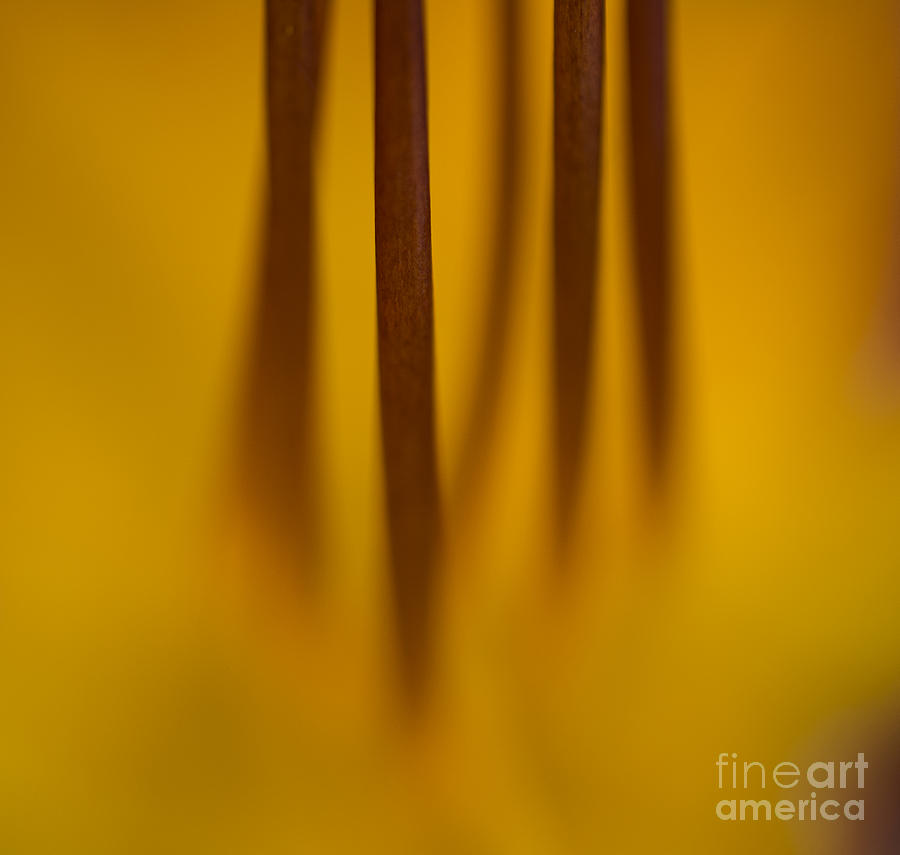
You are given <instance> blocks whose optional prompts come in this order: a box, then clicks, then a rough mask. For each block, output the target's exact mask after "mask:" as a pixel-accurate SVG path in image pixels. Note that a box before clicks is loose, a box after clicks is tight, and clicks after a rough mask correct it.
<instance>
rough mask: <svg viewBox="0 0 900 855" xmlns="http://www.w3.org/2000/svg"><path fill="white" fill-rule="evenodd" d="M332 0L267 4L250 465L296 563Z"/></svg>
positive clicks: (304, 545) (304, 484) (308, 443)
mask: <svg viewBox="0 0 900 855" xmlns="http://www.w3.org/2000/svg"><path fill="white" fill-rule="evenodd" d="M325 12H326V0H268V2H267V3H266V96H267V141H268V164H267V166H268V169H267V198H266V220H265V234H264V244H263V266H262V280H261V282H260V288H259V292H258V303H257V307H256V320H255V328H254V331H253V340H252V342H251V352H250V368H249V371H250V374H249V380H248V390H247V401H246V407H247V412H246V414H245V430H246V435H245V438H244V440H245V448H244V465H245V468H246V470H247V472H246V475H247V478H248V480H249V487H250V489H251V491H252V493H253V496H254V499H255V500H256V501H257V502H258V503H259V505H260V509H261V512H262V514H263V517H264V519H265V520H266V522H267V524H269V525H271V526H272V527H273V528H274V530H275V533H276V536H277V537H278V538H279V540H280V541H281V543H282V545H283V546H286V547H287V549H288V552H289V554H290V555H292V556H293V558H295V559H297V560H300V559H306V560H305V561H301V563H304V564H306V565H307V566H309V565H310V564H311V563H312V556H313V554H314V551H315V542H316V529H317V525H316V523H315V516H316V514H315V507H316V502H315V501H314V497H313V493H314V480H315V479H314V477H313V473H312V467H313V460H314V454H313V450H312V434H313V418H312V405H313V396H312V374H313V371H312V333H313V329H312V320H311V319H312V312H313V305H314V296H315V294H314V292H315V288H314V263H313V261H314V259H313V254H314V253H313V167H312V162H313V142H314V133H313V131H314V125H315V113H316V101H317V96H318V88H319V87H318V77H319V65H320V58H321V53H322V40H323V29H324V21H325Z"/></svg>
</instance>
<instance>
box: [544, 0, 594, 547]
mask: <svg viewBox="0 0 900 855" xmlns="http://www.w3.org/2000/svg"><path fill="white" fill-rule="evenodd" d="M605 17H606V9H605V3H604V2H603V0H556V2H555V14H554V51H553V71H554V110H553V140H554V182H555V183H554V191H555V195H554V249H555V259H554V265H555V270H554V272H555V288H554V298H555V299H554V309H555V314H554V323H555V329H554V331H555V342H554V344H555V357H556V358H555V391H556V466H557V486H558V503H559V507H558V512H559V520H560V524H561V525H560V533H561V535H563V536H565V533H566V529H567V527H568V523H569V521H570V518H571V512H572V509H573V505H574V500H575V496H576V492H577V489H578V481H579V471H580V468H581V462H582V457H583V451H584V441H585V426H586V422H587V401H588V391H589V388H590V375H591V356H592V350H593V339H594V302H595V297H596V279H597V252H598V242H599V236H598V231H599V213H600V212H599V208H600V155H601V139H602V128H603V86H604V67H605V29H606V22H605Z"/></svg>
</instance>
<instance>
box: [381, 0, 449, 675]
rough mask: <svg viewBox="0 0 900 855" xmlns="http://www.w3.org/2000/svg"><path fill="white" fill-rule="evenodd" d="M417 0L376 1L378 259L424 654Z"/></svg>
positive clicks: (410, 668)
mask: <svg viewBox="0 0 900 855" xmlns="http://www.w3.org/2000/svg"><path fill="white" fill-rule="evenodd" d="M422 26H423V25H422V3H421V0H375V264H376V279H377V302H378V363H379V376H380V385H381V431H382V445H383V453H384V467H385V479H386V483H387V507H388V527H389V535H390V547H391V561H392V572H393V582H394V594H395V598H396V607H397V619H398V629H399V637H400V647H401V655H402V656H403V660H404V665H405V668H406V672H407V676H408V677H409V678H410V680H411V681H412V685H413V686H418V684H419V683H420V682H421V680H422V678H423V676H424V672H425V665H426V662H427V653H426V650H427V645H428V613H429V600H430V597H431V590H432V587H433V575H434V564H435V558H436V555H435V552H436V543H437V537H438V516H439V511H438V505H439V500H438V485H437V472H436V462H435V427H434V329H433V326H434V321H433V309H432V275H431V201H430V192H429V177H428V126H427V109H426V87H425V50H424V43H423V32H422Z"/></svg>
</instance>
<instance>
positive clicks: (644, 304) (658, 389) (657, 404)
mask: <svg viewBox="0 0 900 855" xmlns="http://www.w3.org/2000/svg"><path fill="white" fill-rule="evenodd" d="M628 54H629V74H630V99H629V103H630V108H631V150H632V158H631V170H632V200H633V202H632V204H633V219H634V226H633V228H634V255H635V270H636V275H637V295H638V318H639V323H640V340H641V350H642V354H643V362H644V385H645V397H646V413H647V428H648V438H649V453H650V461H651V467H652V472H653V474H654V475H655V476H659V475H660V474H661V473H662V469H663V466H664V464H665V458H666V449H667V445H668V442H669V434H670V431H671V425H670V421H671V412H670V410H671V403H672V402H671V352H670V351H671V337H672V272H671V225H670V216H671V214H670V168H671V164H670V130H669V51H668V2H667V0H631V2H629V4H628Z"/></svg>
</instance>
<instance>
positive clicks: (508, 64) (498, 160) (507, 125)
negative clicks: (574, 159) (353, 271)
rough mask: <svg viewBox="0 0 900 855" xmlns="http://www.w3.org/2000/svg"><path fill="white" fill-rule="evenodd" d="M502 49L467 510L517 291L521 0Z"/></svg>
mask: <svg viewBox="0 0 900 855" xmlns="http://www.w3.org/2000/svg"><path fill="white" fill-rule="evenodd" d="M496 5H497V9H498V13H499V14H498V18H499V24H500V26H499V32H500V38H501V43H500V49H499V50H498V51H497V53H496V56H497V76H498V80H499V85H498V86H497V90H496V103H495V107H494V113H495V115H496V116H497V122H498V125H497V135H496V139H497V143H496V150H495V154H494V158H495V167H494V174H495V175H496V176H497V183H496V185H495V190H494V194H495V199H496V202H495V206H496V207H495V211H494V224H493V235H492V255H491V261H490V270H489V279H488V307H487V323H486V325H485V329H484V334H483V339H482V341H481V344H480V353H479V357H478V363H477V364H478V368H479V373H478V377H477V380H476V386H475V393H474V397H473V401H472V410H471V415H470V419H469V422H468V424H467V426H466V432H465V434H464V437H463V451H462V463H461V466H460V475H459V485H458V493H457V496H456V502H455V504H456V505H457V507H458V508H459V509H460V510H464V509H465V508H466V507H467V506H468V504H469V499H470V496H471V494H472V491H473V490H474V488H475V486H476V484H477V481H478V476H479V474H480V473H481V472H483V471H484V465H483V464H484V461H485V457H486V454H487V452H488V450H489V448H490V443H491V439H492V437H493V432H494V427H495V422H496V416H497V405H498V402H499V398H500V388H501V385H502V380H503V375H504V371H505V368H506V360H507V355H508V345H509V333H510V320H511V313H512V310H513V304H514V299H515V294H514V293H513V284H514V278H515V258H516V233H517V228H518V223H519V217H518V212H519V203H520V196H521V161H522V157H521V149H522V147H521V142H520V140H521V133H522V127H521V126H522V114H523V98H524V91H525V89H524V85H523V80H522V74H523V71H524V69H523V67H522V50H521V37H520V29H521V12H522V10H521V5H522V4H521V0H500V2H499V3H497V4H496Z"/></svg>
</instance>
